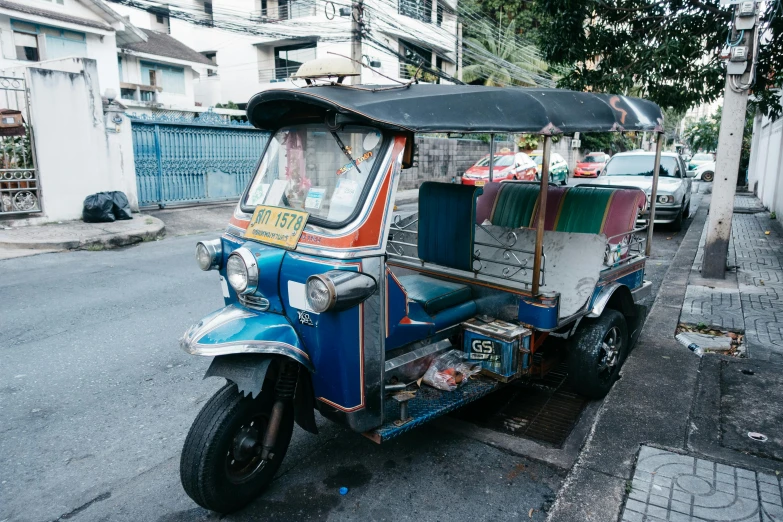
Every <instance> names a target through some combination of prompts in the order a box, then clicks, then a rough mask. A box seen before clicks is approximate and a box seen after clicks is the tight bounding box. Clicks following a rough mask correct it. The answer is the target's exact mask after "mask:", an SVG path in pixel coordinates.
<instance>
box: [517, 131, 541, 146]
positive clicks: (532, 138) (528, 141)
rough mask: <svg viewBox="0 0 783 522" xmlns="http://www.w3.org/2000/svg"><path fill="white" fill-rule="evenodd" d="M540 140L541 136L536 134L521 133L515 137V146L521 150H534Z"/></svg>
mask: <svg viewBox="0 0 783 522" xmlns="http://www.w3.org/2000/svg"><path fill="white" fill-rule="evenodd" d="M540 142H541V136H538V135H536V134H521V135H520V136H519V137H518V138H517V146H518V147H519V148H520V149H521V150H535V149H537V148H538V145H539V143H540Z"/></svg>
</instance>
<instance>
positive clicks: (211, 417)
mask: <svg viewBox="0 0 783 522" xmlns="http://www.w3.org/2000/svg"><path fill="white" fill-rule="evenodd" d="M273 404H274V394H273V393H264V392H263V391H262V392H261V394H260V395H259V396H258V397H256V398H255V399H253V398H251V397H249V396H248V397H244V396H243V395H242V394H241V393H239V391H238V390H237V386H236V384H234V383H232V382H229V383H227V384H226V385H225V386H223V388H221V389H220V390H218V391H217V393H215V395H213V396H212V398H211V399H209V401H207V403H206V404H205V405H204V408H202V410H201V412H199V414H198V416H197V417H196V420H195V421H194V422H193V426H191V428H190V431H189V432H188V436H187V437H186V439H185V445H184V447H183V448H182V457H181V459H180V478H181V480H182V487H183V488H184V489H185V492H186V493H187V494H188V496H189V497H190V498H192V499H193V500H194V501H195V502H196V503H197V504H198V505H200V506H202V507H204V508H206V509H210V510H212V511H217V512H218V513H231V512H232V511H236V510H237V509H239V508H241V507H243V506H245V505H247V504H248V503H249V502H251V501H252V500H253V499H255V498H256V497H257V496H258V495H259V494H261V492H262V491H263V490H264V489H265V488H266V487H267V486H268V485H269V483H271V482H272V479H273V478H274V476H275V473H276V472H277V470H278V468H279V467H280V464H281V463H282V461H283V458H284V457H285V454H286V451H287V450H288V445H289V443H290V442H291V434H292V433H293V429H294V414H293V408H292V407H288V408H286V411H285V413H284V414H283V418H282V420H281V423H280V428H279V431H278V435H277V440H276V442H275V451H274V454H273V456H272V458H271V459H270V460H267V461H262V460H261V458H260V453H261V447H262V441H263V438H264V434H265V432H266V426H267V423H268V422H269V418H270V415H271V411H272V406H273Z"/></svg>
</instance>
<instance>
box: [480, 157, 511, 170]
mask: <svg viewBox="0 0 783 522" xmlns="http://www.w3.org/2000/svg"><path fill="white" fill-rule="evenodd" d="M513 162H514V156H512V155H511V154H506V155H503V156H495V166H496V167H508V166H510V165H511V164H512V163H513ZM476 167H489V155H487V156H484V157H483V158H481V159H480V160H478V161H477V162H476Z"/></svg>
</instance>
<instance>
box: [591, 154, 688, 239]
mask: <svg viewBox="0 0 783 522" xmlns="http://www.w3.org/2000/svg"><path fill="white" fill-rule="evenodd" d="M654 164H655V153H653V152H621V153H619V154H615V155H614V156H612V158H611V159H610V160H609V162H608V163H607V164H606V167H604V171H603V172H602V173H601V175H600V176H599V177H598V178H597V179H596V180H595V181H594V183H597V184H601V185H620V186H626V187H638V188H640V189H642V190H644V192H645V193H646V194H647V199H648V201H649V199H650V193H651V192H652V179H653V178H652V176H653V166H654ZM693 174H694V173H693V172H691V173H688V171H687V169H686V167H685V162H684V161H683V160H682V158H681V157H680V155H679V154H677V153H675V152H662V153H661V169H660V172H659V176H658V198H657V199H658V201H657V202H656V205H655V222H656V223H668V224H670V225H671V227H672V228H673V229H675V230H679V229H680V228H682V222H683V220H684V219H685V218H687V217H688V215H689V214H690V211H691V183H692V180H691V177H692V176H693ZM646 219H647V216H646V213H645V214H643V215H642V216H641V217H640V220H644V221H646Z"/></svg>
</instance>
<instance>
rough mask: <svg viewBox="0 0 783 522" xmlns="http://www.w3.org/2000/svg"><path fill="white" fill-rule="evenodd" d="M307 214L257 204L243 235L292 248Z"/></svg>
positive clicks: (302, 228)
mask: <svg viewBox="0 0 783 522" xmlns="http://www.w3.org/2000/svg"><path fill="white" fill-rule="evenodd" d="M309 216H310V214H308V213H307V212H303V211H301V210H291V209H288V208H279V207H270V206H268V205H258V206H257V207H256V211H255V212H253V217H252V218H251V219H250V225H248V227H247V230H246V231H245V237H246V238H247V239H253V240H255V241H260V242H261V243H267V244H269V245H275V246H280V247H283V248H286V249H288V250H293V249H295V248H296V244H297V243H298V242H299V237H300V236H301V235H302V231H304V227H305V223H307V218H308V217H309Z"/></svg>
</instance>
